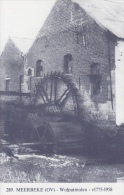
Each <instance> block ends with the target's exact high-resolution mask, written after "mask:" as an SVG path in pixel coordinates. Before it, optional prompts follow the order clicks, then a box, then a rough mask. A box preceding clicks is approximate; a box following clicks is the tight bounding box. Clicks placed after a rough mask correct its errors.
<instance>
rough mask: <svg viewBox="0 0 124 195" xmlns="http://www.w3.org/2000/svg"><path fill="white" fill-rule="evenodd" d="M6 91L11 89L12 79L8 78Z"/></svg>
mask: <svg viewBox="0 0 124 195" xmlns="http://www.w3.org/2000/svg"><path fill="white" fill-rule="evenodd" d="M5 87H6V91H9V90H10V79H6V86H5Z"/></svg>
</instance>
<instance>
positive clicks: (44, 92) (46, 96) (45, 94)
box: [40, 85, 50, 103]
mask: <svg viewBox="0 0 124 195" xmlns="http://www.w3.org/2000/svg"><path fill="white" fill-rule="evenodd" d="M40 87H41V89H42V92H43V94H44V96H45V98H46V100H47V102H48V103H49V102H50V100H49V98H48V95H47V93H46V91H45V89H44V87H43V86H42V85H41V86H40Z"/></svg>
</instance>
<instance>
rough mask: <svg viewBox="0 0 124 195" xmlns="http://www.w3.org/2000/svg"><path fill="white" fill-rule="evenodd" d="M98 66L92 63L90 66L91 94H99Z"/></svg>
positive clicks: (99, 78)
mask: <svg viewBox="0 0 124 195" xmlns="http://www.w3.org/2000/svg"><path fill="white" fill-rule="evenodd" d="M99 69H100V66H99V64H98V63H94V64H92V65H91V66H90V80H91V94H92V95H99V94H100V88H101V75H100V74H99V73H100V71H99Z"/></svg>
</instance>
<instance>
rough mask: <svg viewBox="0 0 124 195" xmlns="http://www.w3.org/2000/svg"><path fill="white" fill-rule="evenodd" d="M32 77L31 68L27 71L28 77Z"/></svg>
mask: <svg viewBox="0 0 124 195" xmlns="http://www.w3.org/2000/svg"><path fill="white" fill-rule="evenodd" d="M31 75H32V70H31V68H29V69H28V76H31Z"/></svg>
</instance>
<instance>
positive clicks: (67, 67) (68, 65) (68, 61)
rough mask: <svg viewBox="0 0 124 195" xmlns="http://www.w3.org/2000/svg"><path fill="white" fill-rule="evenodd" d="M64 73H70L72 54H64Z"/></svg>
mask: <svg viewBox="0 0 124 195" xmlns="http://www.w3.org/2000/svg"><path fill="white" fill-rule="evenodd" d="M64 73H65V74H72V55H71V54H67V55H65V56H64Z"/></svg>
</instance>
